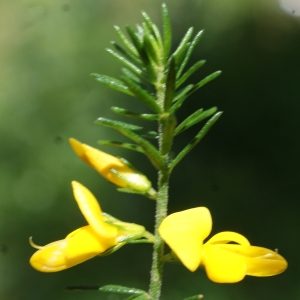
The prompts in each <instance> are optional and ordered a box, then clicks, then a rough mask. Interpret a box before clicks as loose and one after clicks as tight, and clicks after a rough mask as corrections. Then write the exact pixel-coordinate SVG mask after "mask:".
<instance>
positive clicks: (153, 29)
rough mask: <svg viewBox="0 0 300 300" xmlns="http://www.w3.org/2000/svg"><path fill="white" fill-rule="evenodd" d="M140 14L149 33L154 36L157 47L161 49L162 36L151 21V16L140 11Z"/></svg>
mask: <svg viewBox="0 0 300 300" xmlns="http://www.w3.org/2000/svg"><path fill="white" fill-rule="evenodd" d="M142 16H143V19H144V21H145V23H146V25H147V27H148V29H149V31H150V33H151V34H152V35H153V36H154V37H155V39H156V40H157V42H158V44H159V47H160V48H161V49H162V47H163V43H162V38H161V35H160V32H159V30H158V28H157V26H156V25H155V24H154V23H153V22H152V20H151V18H150V17H149V16H148V14H147V13H146V12H144V11H142Z"/></svg>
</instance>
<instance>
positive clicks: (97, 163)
mask: <svg viewBox="0 0 300 300" xmlns="http://www.w3.org/2000/svg"><path fill="white" fill-rule="evenodd" d="M69 142H70V144H71V146H72V148H73V150H74V152H75V153H76V154H77V155H78V156H79V157H80V158H81V159H82V160H83V161H84V162H85V163H87V164H88V165H90V166H91V167H93V168H94V169H95V170H97V171H98V172H99V173H100V174H101V175H102V176H103V177H104V178H106V179H107V180H108V181H110V182H112V183H113V184H115V185H117V186H119V187H121V188H127V189H132V190H134V191H137V192H141V193H146V192H148V191H149V190H150V189H151V182H150V181H149V180H148V178H147V177H146V176H145V175H143V174H142V173H140V172H139V171H137V170H134V168H133V167H132V166H131V165H130V164H129V163H128V162H127V161H126V160H124V159H121V158H118V157H115V156H112V155H110V154H107V153H105V152H103V151H100V150H98V149H96V148H93V147H90V146H88V145H86V144H82V143H80V142H79V141H77V140H75V139H73V138H70V139H69Z"/></svg>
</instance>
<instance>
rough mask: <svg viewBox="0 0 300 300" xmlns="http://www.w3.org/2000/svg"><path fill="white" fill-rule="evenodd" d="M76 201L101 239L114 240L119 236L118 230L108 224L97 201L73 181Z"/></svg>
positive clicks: (84, 188) (85, 189)
mask: <svg viewBox="0 0 300 300" xmlns="http://www.w3.org/2000/svg"><path fill="white" fill-rule="evenodd" d="M72 188H73V193H74V197H75V200H76V201H77V204H78V206H79V209H80V211H81V213H82V214H83V215H84V217H85V219H86V221H87V222H88V223H89V225H90V226H91V227H92V228H93V230H94V231H95V233H97V234H98V235H99V236H100V237H106V238H114V237H116V236H117V228H116V227H114V226H111V225H109V224H106V223H105V222H104V220H103V216H102V211H101V208H100V205H99V203H98V201H97V199H96V198H95V197H94V195H93V194H92V193H91V192H90V191H89V190H88V189H87V188H86V187H84V186H83V185H82V184H80V183H79V182H77V181H72Z"/></svg>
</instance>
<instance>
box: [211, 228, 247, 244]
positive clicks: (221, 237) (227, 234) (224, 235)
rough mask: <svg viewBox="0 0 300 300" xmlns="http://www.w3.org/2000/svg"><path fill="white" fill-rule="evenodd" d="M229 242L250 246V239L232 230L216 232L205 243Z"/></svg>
mask: <svg viewBox="0 0 300 300" xmlns="http://www.w3.org/2000/svg"><path fill="white" fill-rule="evenodd" d="M229 242H235V243H237V244H241V245H244V246H250V243H249V241H248V240H247V239H246V238H245V237H244V236H243V235H241V234H239V233H236V232H232V231H223V232H219V233H217V234H215V235H214V236H213V237H212V238H210V239H209V240H208V241H207V242H206V243H205V245H209V244H227V243H229Z"/></svg>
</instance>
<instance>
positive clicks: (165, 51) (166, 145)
mask: <svg viewBox="0 0 300 300" xmlns="http://www.w3.org/2000/svg"><path fill="white" fill-rule="evenodd" d="M142 17H143V22H142V23H141V24H136V25H135V26H134V27H131V26H129V25H127V26H126V27H125V30H126V33H124V32H123V31H122V30H121V29H120V27H118V26H115V31H116V34H117V36H118V38H119V42H115V41H113V42H111V45H112V47H111V48H109V49H107V51H108V53H109V54H110V55H111V56H113V57H114V58H115V59H117V60H118V61H119V62H120V63H121V64H123V66H124V67H123V69H122V75H121V76H120V78H119V79H117V78H114V77H110V76H107V75H102V74H95V73H94V74H91V75H92V76H93V77H94V78H95V79H96V80H97V81H98V82H99V83H101V84H102V85H105V86H107V87H109V88H112V89H115V90H117V91H119V92H122V93H124V94H127V95H130V96H133V97H135V98H137V99H138V100H139V101H140V102H142V103H143V104H144V105H145V106H146V107H147V108H148V109H150V110H151V111H152V113H148V112H146V113H136V112H131V111H128V110H127V109H125V108H121V107H112V108H111V109H112V111H113V112H115V113H116V114H119V115H122V116H125V117H131V118H138V119H142V120H147V121H158V124H159V127H160V130H159V131H158V132H155V131H150V130H147V129H144V128H142V127H140V126H136V125H133V124H129V123H124V122H119V121H114V120H108V119H104V118H99V119H98V120H96V121H95V123H96V124H98V125H102V126H107V127H110V128H113V129H115V130H117V131H119V132H120V133H122V134H123V135H125V136H126V137H128V138H129V139H131V140H132V141H133V142H134V143H135V144H130V143H121V142H117V141H110V140H109V141H103V140H101V141H99V143H101V144H102V145H110V146H117V147H122V148H125V149H129V150H134V151H138V152H141V153H143V154H145V155H146V156H147V157H148V159H149V160H150V161H151V163H152V164H153V165H154V167H155V168H156V169H158V170H169V171H171V170H172V169H173V168H174V167H175V165H177V164H178V162H179V161H181V159H182V158H183V157H184V156H185V155H186V154H187V153H188V152H189V151H190V150H191V149H192V148H193V147H194V146H196V144H197V143H198V142H199V141H200V140H201V139H202V138H203V137H204V135H205V134H206V133H207V132H208V131H209V129H210V128H211V126H212V125H213V124H214V123H215V122H216V121H217V120H218V119H219V117H220V116H221V114H222V112H218V111H217V108H216V107H212V108H210V109H207V110H204V109H202V108H201V109H198V110H197V111H195V112H194V113H192V114H191V115H190V116H188V117H187V118H186V119H185V120H183V121H182V122H181V123H180V124H177V120H176V117H175V113H176V112H177V110H178V109H179V108H180V107H181V106H182V104H183V103H184V101H185V100H186V99H187V98H188V97H189V96H190V95H191V94H192V93H194V92H195V91H196V90H198V89H199V88H201V87H202V86H204V85H205V84H207V83H208V82H210V81H212V80H214V79H215V78H217V77H218V76H219V75H220V74H221V71H216V72H214V73H212V74H210V75H208V76H206V77H205V78H204V79H202V80H200V81H199V82H198V83H195V84H188V85H186V86H184V87H183V86H182V85H183V84H184V83H185V82H186V81H187V79H189V78H190V77H191V76H192V75H193V74H194V73H195V72H196V71H197V70H198V69H199V68H200V67H202V66H203V65H204V64H205V60H199V61H197V62H195V63H194V64H192V65H191V66H190V67H188V68H187V65H188V63H189V60H190V58H191V55H192V53H193V51H194V49H195V47H196V46H197V44H198V43H199V41H200V40H201V37H202V36H203V30H201V31H199V32H198V33H196V34H195V35H194V29H193V28H192V27H191V28H189V29H188V31H187V32H186V34H185V35H184V36H183V38H182V39H181V42H180V43H179V45H178V46H177V48H175V51H174V52H173V53H171V48H172V30H171V25H170V18H169V13H168V10H167V7H166V5H165V4H163V5H162V32H161V31H160V30H159V29H158V28H157V26H156V25H155V24H154V23H153V21H152V20H151V18H150V17H149V16H148V14H147V13H145V12H142ZM193 35H194V37H193ZM205 119H208V121H207V122H206V123H205V125H204V126H203V127H202V129H201V130H200V131H199V133H198V134H197V135H196V136H195V138H194V139H193V140H192V141H191V142H190V143H189V144H188V145H186V146H185V147H184V148H183V150H182V151H181V152H180V153H179V154H178V156H177V157H175V158H174V159H173V160H172V161H168V160H166V159H164V157H165V155H166V154H168V153H169V152H170V150H171V147H172V143H173V140H174V137H175V136H177V135H178V134H180V133H182V132H183V131H185V130H186V129H188V128H190V127H192V126H194V125H196V124H198V123H199V122H201V121H203V120H205ZM148 139H152V140H153V139H158V140H159V143H158V144H159V146H154V145H153V144H152V143H151V142H150V141H148Z"/></svg>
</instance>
